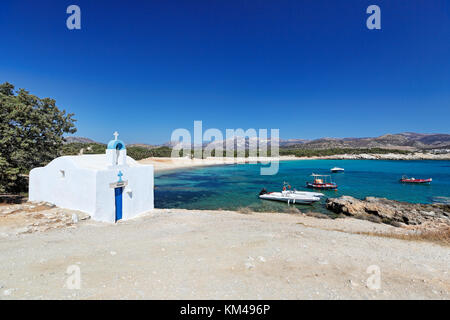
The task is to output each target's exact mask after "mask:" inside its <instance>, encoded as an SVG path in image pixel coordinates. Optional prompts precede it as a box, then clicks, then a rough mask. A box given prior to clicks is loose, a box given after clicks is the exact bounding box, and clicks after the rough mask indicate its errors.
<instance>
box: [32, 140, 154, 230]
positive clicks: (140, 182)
mask: <svg viewBox="0 0 450 320" xmlns="http://www.w3.org/2000/svg"><path fill="white" fill-rule="evenodd" d="M114 135H115V139H114V140H111V141H110V142H109V143H108V146H107V148H106V153H105V154H93V155H78V156H63V157H59V158H56V159H54V160H53V161H51V162H50V163H49V164H47V165H46V166H45V167H41V168H35V169H33V170H31V172H30V179H29V180H30V181H29V201H36V202H37V201H45V202H49V203H53V204H55V205H56V206H58V207H62V208H67V209H73V210H79V211H83V212H86V213H88V214H90V216H91V218H92V219H93V220H98V221H105V222H113V223H114V222H116V221H118V220H121V219H124V220H126V219H130V218H133V217H135V216H137V215H138V214H141V213H144V212H147V211H150V210H153V208H154V205H153V166H152V165H141V164H139V163H137V162H136V161H135V160H134V159H132V158H131V157H128V156H127V149H126V147H125V143H123V142H122V141H121V140H118V139H117V136H118V133H117V132H115V133H114Z"/></svg>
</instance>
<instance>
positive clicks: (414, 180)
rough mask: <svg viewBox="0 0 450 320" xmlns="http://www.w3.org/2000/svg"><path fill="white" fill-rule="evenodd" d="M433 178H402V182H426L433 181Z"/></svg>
mask: <svg viewBox="0 0 450 320" xmlns="http://www.w3.org/2000/svg"><path fill="white" fill-rule="evenodd" d="M431 181H433V179H431V178H430V179H400V182H401V183H415V184H425V183H431Z"/></svg>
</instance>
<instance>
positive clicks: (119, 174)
mask: <svg viewBox="0 0 450 320" xmlns="http://www.w3.org/2000/svg"><path fill="white" fill-rule="evenodd" d="M117 176H118V177H119V181H117V182H122V176H123V173H122V171H119V173H118V174H117Z"/></svg>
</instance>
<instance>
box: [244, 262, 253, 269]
mask: <svg viewBox="0 0 450 320" xmlns="http://www.w3.org/2000/svg"><path fill="white" fill-rule="evenodd" d="M254 267H255V265H254V264H253V263H250V262H246V263H245V268H246V269H247V270H250V269H253V268H254Z"/></svg>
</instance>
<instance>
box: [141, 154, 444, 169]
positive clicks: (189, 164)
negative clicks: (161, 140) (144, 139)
mask: <svg viewBox="0 0 450 320" xmlns="http://www.w3.org/2000/svg"><path fill="white" fill-rule="evenodd" d="M320 159H322V160H332V159H336V160H341V159H342V160H450V155H449V154H429V153H413V154H395V153H387V154H342V155H333V156H323V157H295V156H280V157H273V158H256V157H248V158H206V159H190V158H157V157H154V158H147V159H142V160H139V161H138V162H139V163H141V164H152V165H153V166H154V168H155V172H158V171H170V170H178V169H186V168H195V167H202V166H217V165H229V164H242V163H249V162H251V163H257V162H260V161H292V160H320Z"/></svg>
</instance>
